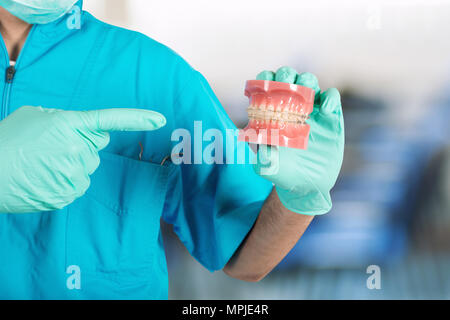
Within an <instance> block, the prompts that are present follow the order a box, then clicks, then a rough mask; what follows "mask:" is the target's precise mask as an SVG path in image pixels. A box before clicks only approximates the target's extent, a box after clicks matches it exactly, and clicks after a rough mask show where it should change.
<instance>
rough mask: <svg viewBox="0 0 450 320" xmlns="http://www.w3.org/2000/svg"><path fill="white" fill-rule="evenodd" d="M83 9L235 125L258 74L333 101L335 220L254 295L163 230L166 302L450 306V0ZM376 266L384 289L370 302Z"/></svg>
mask: <svg viewBox="0 0 450 320" xmlns="http://www.w3.org/2000/svg"><path fill="white" fill-rule="evenodd" d="M85 8H86V9H87V10H88V11H90V12H91V13H92V14H94V15H95V16H96V17H97V18H100V19H102V20H104V21H106V22H108V23H111V24H116V25H119V26H123V27H126V28H129V29H134V30H138V31H140V32H142V33H144V34H146V35H148V36H150V37H151V38H153V39H156V40H157V41H159V42H162V43H164V44H166V45H167V46H169V47H171V48H172V49H174V50H175V51H176V52H178V53H179V54H180V55H181V56H183V57H184V58H185V59H186V60H187V61H188V62H189V63H190V64H191V65H192V66H193V67H194V68H196V69H197V70H199V71H200V72H201V73H202V74H204V75H205V77H206V78H207V79H208V80H209V82H210V84H211V86H212V87H213V89H214V90H215V92H216V94H217V96H218V97H219V99H220V101H221V102H222V104H223V106H224V108H225V109H226V110H227V111H228V114H229V115H230V117H231V118H232V119H233V121H234V122H235V123H236V124H237V125H238V126H239V127H243V126H244V125H245V124H246V119H247V113H246V108H247V103H248V100H247V98H246V97H245V96H244V92H243V90H244V84H245V80H248V79H253V78H255V76H256V74H257V73H258V72H260V71H261V70H264V69H277V68H278V67H280V66H282V65H288V66H292V67H294V68H296V69H297V70H298V71H299V72H303V71H309V72H312V73H315V74H316V75H317V76H318V78H319V79H320V82H321V86H322V88H327V87H337V88H339V90H341V92H342V96H343V108H344V114H345V121H346V133H347V145H346V150H345V160H344V169H343V171H342V173H341V176H340V178H339V180H338V183H337V185H336V187H335V188H334V190H333V192H332V196H333V201H334V207H333V210H332V212H331V213H330V214H328V215H326V216H323V217H318V218H316V219H315V221H314V222H313V224H312V225H311V227H310V228H309V229H308V231H307V232H306V234H305V235H304V237H303V238H302V239H301V241H300V242H299V243H298V244H297V245H296V247H295V248H294V249H293V251H292V252H291V253H290V254H289V255H288V256H287V257H286V258H285V260H284V261H283V262H282V264H281V265H280V266H279V267H277V269H276V270H275V271H274V272H272V273H271V274H270V275H269V276H268V277H267V278H266V279H264V280H262V281H261V282H259V283H245V282H240V281H239V280H234V279H231V278H228V277H227V276H226V275H225V274H223V273H221V272H217V273H214V274H213V273H210V272H209V271H207V270H205V269H203V268H202V267H201V266H200V264H199V263H198V262H197V261H195V260H194V259H193V258H191V257H190V256H189V254H188V253H187V251H186V250H185V249H184V247H183V246H182V245H181V244H180V243H179V241H178V240H177V239H176V238H175V236H173V233H172V232H171V230H170V228H169V227H168V226H165V227H164V230H165V231H166V236H165V246H166V249H167V255H168V264H169V279H170V280H169V281H170V298H171V299H416V298H423V299H429V298H433V299H449V298H450V274H449V273H448V270H449V269H450V197H449V195H450V143H449V137H450V132H449V131H450V130H449V124H450V121H449V119H450V78H449V74H450V72H449V71H450V68H449V67H450V41H448V39H450V19H449V17H450V1H446V0H394V1H392V0H383V1H381V0H378V1H377V0H375V1H361V0H347V1H336V0H317V1H301V0H278V1H268V0H246V1H242V0H228V1H211V0H190V1H185V0H172V1H154V0H86V1H85ZM373 265H375V266H378V267H379V268H380V269H379V270H380V275H381V278H380V279H381V282H380V286H381V287H380V288H379V289H372V290H370V289H369V288H368V286H367V279H368V278H369V277H370V275H371V274H368V273H367V269H368V267H369V266H373ZM370 270H371V269H370V268H369V271H370Z"/></svg>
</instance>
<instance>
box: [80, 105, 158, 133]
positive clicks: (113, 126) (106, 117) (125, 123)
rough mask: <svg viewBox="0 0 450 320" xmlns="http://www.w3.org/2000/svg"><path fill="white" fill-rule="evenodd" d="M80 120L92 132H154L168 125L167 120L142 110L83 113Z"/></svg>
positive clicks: (110, 110) (152, 112)
mask: <svg viewBox="0 0 450 320" xmlns="http://www.w3.org/2000/svg"><path fill="white" fill-rule="evenodd" d="M78 115H79V117H80V120H81V121H82V122H83V123H84V125H85V126H86V127H87V128H88V129H89V130H92V131H108V132H110V131H152V130H157V129H159V128H161V127H164V126H165V125H166V118H165V117H164V116H163V115H162V114H160V113H158V112H155V111H150V110H142V109H125V108H117V109H104V110H92V111H82V112H79V113H78Z"/></svg>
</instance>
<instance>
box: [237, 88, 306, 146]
mask: <svg viewBox="0 0 450 320" xmlns="http://www.w3.org/2000/svg"><path fill="white" fill-rule="evenodd" d="M245 95H246V96H247V97H249V99H250V107H251V108H254V109H257V110H258V112H266V111H267V110H269V112H272V111H274V112H275V113H273V114H278V115H280V114H284V115H286V114H287V113H288V114H290V115H292V114H293V115H301V116H303V117H304V119H305V120H306V119H307V117H308V116H309V115H310V114H311V112H312V111H313V108H314V97H315V91H314V90H313V89H310V88H307V87H304V86H299V85H295V84H289V83H284V82H277V81H267V80H250V81H247V85H246V89H245ZM309 133H310V126H309V125H308V124H306V123H298V122H293V121H286V120H283V118H281V120H280V119H278V120H274V119H271V120H269V119H252V118H251V117H250V121H249V123H248V125H247V127H246V128H245V129H243V130H240V132H239V137H238V139H239V141H244V142H249V143H255V144H265V145H274V146H280V147H288V148H296V149H307V147H308V140H309Z"/></svg>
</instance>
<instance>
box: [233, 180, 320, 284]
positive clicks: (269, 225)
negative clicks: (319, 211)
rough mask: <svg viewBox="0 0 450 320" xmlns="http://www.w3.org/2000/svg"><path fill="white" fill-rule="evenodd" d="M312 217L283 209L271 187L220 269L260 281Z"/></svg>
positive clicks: (298, 237)
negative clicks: (248, 229)
mask: <svg viewBox="0 0 450 320" xmlns="http://www.w3.org/2000/svg"><path fill="white" fill-rule="evenodd" d="M313 218H314V217H313V216H307V215H301V214H298V213H295V212H292V211H290V210H288V209H286V208H285V207H284V206H283V204H282V203H281V202H280V199H279V198H278V195H277V192H276V191H275V189H274V190H273V191H272V193H271V194H270V195H269V197H268V198H267V200H266V202H265V203H264V205H263V208H262V210H261V213H260V215H259V217H258V219H257V220H256V223H255V225H254V227H253V229H252V231H251V232H250V233H249V235H248V236H247V238H246V240H245V241H244V242H243V244H242V245H241V247H240V248H239V250H238V251H237V252H236V254H235V255H234V256H233V258H232V259H231V260H230V261H229V262H228V264H227V265H226V266H225V268H224V272H225V273H226V274H228V275H229V276H231V277H233V278H237V279H241V280H246V281H259V280H261V279H262V278H264V277H265V276H266V275H267V274H268V273H269V272H270V271H272V269H273V268H275V266H277V265H278V263H279V262H280V261H281V260H282V259H283V258H284V257H285V256H286V255H287V254H288V253H289V251H290V250H291V249H292V248H293V247H294V245H295V244H296V243H297V242H298V240H299V239H300V238H301V236H302V235H303V233H304V232H305V230H306V229H307V228H308V226H309V224H310V223H311V221H312V220H313Z"/></svg>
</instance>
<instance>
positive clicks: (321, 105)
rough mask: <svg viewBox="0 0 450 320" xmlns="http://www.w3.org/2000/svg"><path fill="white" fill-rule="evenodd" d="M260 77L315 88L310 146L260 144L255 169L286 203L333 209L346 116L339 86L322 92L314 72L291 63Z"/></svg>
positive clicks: (300, 208) (314, 211)
mask: <svg viewBox="0 0 450 320" xmlns="http://www.w3.org/2000/svg"><path fill="white" fill-rule="evenodd" d="M257 79H258V80H272V81H280V82H288V83H295V84H299V85H303V86H306V87H309V88H312V89H314V90H315V91H316V99H315V104H314V111H313V112H312V114H311V116H310V119H309V120H308V121H307V122H308V124H309V125H310V126H311V133H310V137H309V144H308V149H307V150H300V149H289V148H285V147H271V146H260V148H259V151H258V162H257V164H256V165H255V171H256V172H257V173H258V174H260V175H261V176H262V177H264V178H266V179H268V180H269V181H271V182H273V183H274V184H275V186H276V190H277V193H278V196H279V198H280V200H281V202H282V203H283V205H284V206H285V207H286V208H288V209H289V210H291V211H294V212H297V213H300V214H305V215H320V214H325V213H328V212H329V211H330V210H331V207H332V203H331V197H330V190H331V189H332V188H333V186H334V185H335V183H336V180H337V177H338V175H339V172H340V169H341V166H342V161H343V156H344V144H345V133H344V118H343V115H342V107H341V98H340V94H339V91H338V90H337V89H334V88H333V89H328V90H327V91H324V92H320V87H319V83H318V81H317V78H316V77H315V76H314V75H313V74H311V73H302V74H299V75H298V74H297V72H296V71H295V70H294V69H292V68H289V67H283V68H281V69H279V70H278V71H277V72H276V73H273V72H270V71H264V72H262V73H260V74H259V75H258V77H257Z"/></svg>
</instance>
